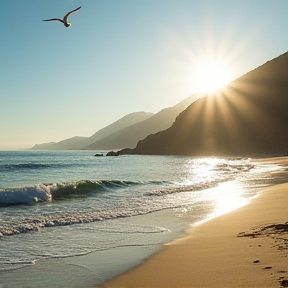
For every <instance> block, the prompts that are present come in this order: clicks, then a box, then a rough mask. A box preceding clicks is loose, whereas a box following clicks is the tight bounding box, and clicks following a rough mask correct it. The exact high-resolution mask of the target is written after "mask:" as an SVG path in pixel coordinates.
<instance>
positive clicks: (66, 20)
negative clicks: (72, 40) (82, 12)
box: [42, 6, 82, 27]
mask: <svg viewBox="0 0 288 288" xmlns="http://www.w3.org/2000/svg"><path fill="white" fill-rule="evenodd" d="M81 7H82V6H80V7H78V8H77V9H75V10H72V11H70V12H68V13H67V14H66V15H65V16H64V17H63V19H59V18H52V19H47V20H44V19H42V20H43V21H60V22H62V23H63V24H64V25H65V27H70V26H71V23H70V22H68V16H69V15H70V14H72V13H74V12H76V11H78V10H79V9H80V8H81Z"/></svg>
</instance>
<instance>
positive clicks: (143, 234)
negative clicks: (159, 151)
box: [0, 151, 288, 287]
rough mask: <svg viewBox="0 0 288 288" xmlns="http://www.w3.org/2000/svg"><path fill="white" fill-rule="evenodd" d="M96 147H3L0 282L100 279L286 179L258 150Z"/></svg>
mask: <svg viewBox="0 0 288 288" xmlns="http://www.w3.org/2000/svg"><path fill="white" fill-rule="evenodd" d="M101 152H102V151H97V153H101ZM95 153H96V152H95ZM95 153H94V152H92V151H0V285H2V286H4V287H96V286H97V285H101V284H103V283H104V282H105V281H107V280H109V279H110V278H111V277H114V276H115V275H117V274H119V273H123V272H124V271H126V270H127V269H129V268H131V267H133V266H134V265H137V264H139V263H140V262H141V261H143V259H145V258H147V257H148V256H150V255H152V254H153V253H155V252H156V251H157V250H159V249H160V248H161V245H163V244H165V243H167V242H169V241H172V240H173V239H175V238H176V237H180V236H181V235H183V231H184V230H185V229H186V228H188V227H189V226H191V225H194V224H195V223H198V222H200V221H203V220H205V219H208V218H211V217H215V216H217V215H220V214H223V213H226V212H228V211H231V210H233V209H236V208H238V207H240V206H242V205H245V204H246V203H247V202H248V201H249V199H250V198H252V197H254V196H255V195H257V193H258V192H259V191H260V190H261V189H262V188H264V187H265V186H268V185H271V184H275V183H281V182H287V179H288V178H287V174H288V173H287V167H284V166H281V165H276V164H267V163H261V162H257V161H253V160H252V159H250V158H216V157H208V158H195V157H183V156H144V155H141V156H140V155H123V156H119V157H107V156H103V157H94V156H93V155H94V154H95ZM103 153H104V155H105V151H104V152H103Z"/></svg>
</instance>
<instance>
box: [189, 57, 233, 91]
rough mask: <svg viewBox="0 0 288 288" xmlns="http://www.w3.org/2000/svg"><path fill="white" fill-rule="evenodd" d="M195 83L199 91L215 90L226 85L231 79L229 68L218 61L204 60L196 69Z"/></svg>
mask: <svg viewBox="0 0 288 288" xmlns="http://www.w3.org/2000/svg"><path fill="white" fill-rule="evenodd" d="M194 77H195V79H194V83H195V85H196V86H197V87H196V89H197V91H198V92H213V91H216V90H219V89H220V88H223V87H225V86H226V85H227V84H228V83H229V81H230V77H229V73H228V69H227V68H226V67H225V66H224V65H223V64H221V63H220V62H217V61H205V62H202V63H201V64H200V65H199V66H198V67H197V68H196V70H195V76H194Z"/></svg>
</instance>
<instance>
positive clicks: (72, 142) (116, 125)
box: [31, 112, 154, 150]
mask: <svg viewBox="0 0 288 288" xmlns="http://www.w3.org/2000/svg"><path fill="white" fill-rule="evenodd" d="M153 115H154V114H153V113H148V112H134V113H130V114H128V115H126V116H124V117H122V118H120V119H119V120H117V121H115V122H113V123H112V124H110V125H108V126H106V127H105V128H102V129H100V130H99V131H97V132H96V133H95V134H93V135H92V136H91V137H80V136H75V137H72V138H69V139H65V140H62V141H60V142H57V143H55V142H51V143H44V144H37V145H35V146H34V147H32V148H31V149H32V150H79V149H82V148H83V147H85V146H87V145H89V144H90V143H93V142H95V141H97V140H100V139H102V138H104V137H107V136H108V135H110V134H112V133H114V132H116V131H118V130H121V129H123V128H125V127H127V126H130V125H132V124H135V123H138V122H141V121H143V120H146V119H148V118H150V117H151V116H153Z"/></svg>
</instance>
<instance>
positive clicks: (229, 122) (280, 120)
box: [119, 52, 288, 156]
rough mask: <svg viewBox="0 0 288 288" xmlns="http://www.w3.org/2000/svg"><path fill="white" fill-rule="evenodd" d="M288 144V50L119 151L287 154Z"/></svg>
mask: <svg viewBox="0 0 288 288" xmlns="http://www.w3.org/2000/svg"><path fill="white" fill-rule="evenodd" d="M287 149H288V52H286V53H285V54H283V55H281V56H279V57H277V58H275V59H273V60H271V61H268V62H267V63H265V64H264V65H262V66H260V67H258V68H256V69H254V70H253V71H250V72H248V73H247V74H245V75H243V76H242V77H239V78H238V79H236V80H235V81H233V82H231V83H230V85H229V86H228V87H226V88H224V89H222V90H221V91H219V92H218V93H214V94H208V95H206V96H205V97H203V98H201V99H199V100H198V101H195V102H194V103H193V104H192V105H190V106H189V107H188V108H187V109H186V110H185V111H183V112H182V113H181V114H180V115H179V116H178V117H177V119H176V121H175V123H174V124H173V125H172V126H171V127H170V128H169V129H167V130H165V131H162V132H158V133H156V134H154V135H149V136H148V137H146V138H145V139H144V140H142V141H139V143H138V145H137V147H136V148H134V149H123V150H121V151H120V152H119V153H120V154H162V155H195V156H196V155H197V156H207V155H223V156H236V155H237V156H244V155H246V156H247V155H251V156H252V155H253V156H256V155H258V156H264V155H284V154H286V153H287Z"/></svg>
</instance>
